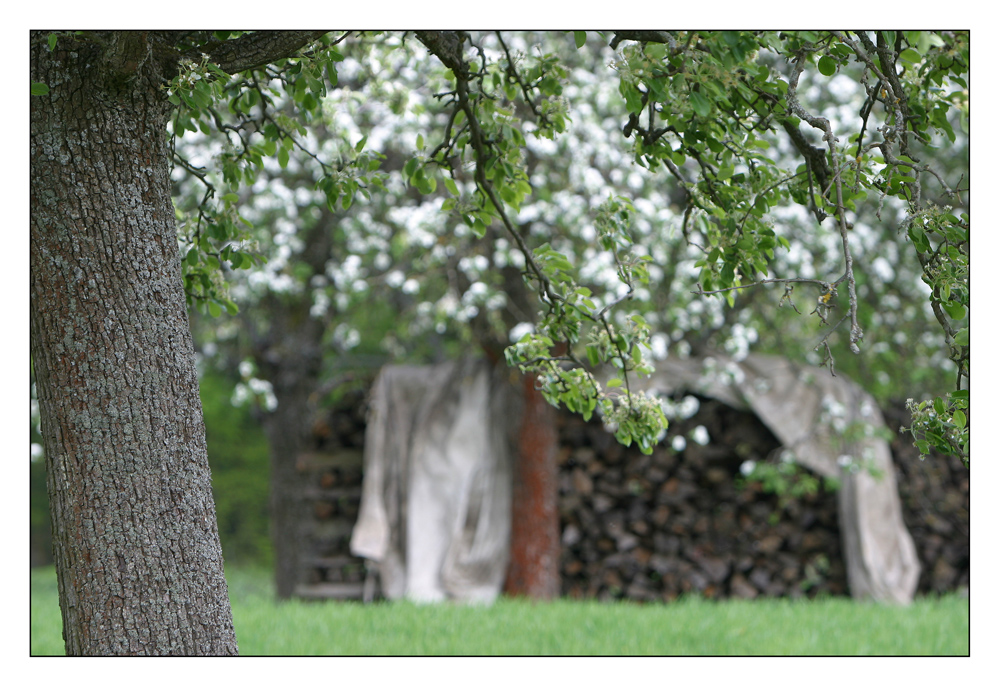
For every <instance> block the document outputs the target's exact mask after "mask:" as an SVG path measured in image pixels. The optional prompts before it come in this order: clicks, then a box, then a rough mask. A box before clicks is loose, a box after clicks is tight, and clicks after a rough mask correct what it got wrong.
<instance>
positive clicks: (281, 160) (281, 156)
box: [278, 146, 288, 169]
mask: <svg viewBox="0 0 1000 687" xmlns="http://www.w3.org/2000/svg"><path fill="white" fill-rule="evenodd" d="M278 164H279V165H281V168H282V169H284V168H285V167H287V166H288V148H285V147H284V146H282V147H281V148H278Z"/></svg>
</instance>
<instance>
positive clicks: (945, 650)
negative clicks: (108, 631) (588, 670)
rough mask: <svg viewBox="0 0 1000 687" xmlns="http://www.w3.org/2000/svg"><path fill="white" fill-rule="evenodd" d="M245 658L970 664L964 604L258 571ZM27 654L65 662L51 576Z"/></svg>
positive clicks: (42, 582)
mask: <svg viewBox="0 0 1000 687" xmlns="http://www.w3.org/2000/svg"><path fill="white" fill-rule="evenodd" d="M228 577H229V584H230V597H231V598H232V604H233V619H234V622H235V624H236V636H237V639H238V641H239V646H240V653H241V654H243V655H272V656H273V655H640V654H653V655H877V656H885V655H891V656H895V655H967V654H968V653H969V600H968V599H963V598H960V597H957V596H948V597H944V598H939V599H938V598H933V599H932V598H928V599H918V600H917V601H916V602H915V603H913V604H912V605H910V606H908V607H905V608H899V607H892V606H880V605H875V604H867V603H856V602H854V601H851V600H850V599H841V598H838V599H822V600H811V601H785V600H756V601H726V602H713V601H705V600H702V599H699V598H690V599H684V600H681V601H678V602H676V603H671V604H663V605H660V604H656V605H652V604H650V605H636V604H630V603H611V604H604V603H598V602H579V601H567V600H559V601H555V602H551V603H532V602H530V601H524V600H511V599H501V600H499V601H498V602H497V603H495V604H494V605H492V606H488V607H476V606H463V605H455V604H436V605H426V606H420V605H416V604H411V603H392V604H390V603H376V604H371V605H367V606H366V605H363V604H359V603H337V602H303V601H291V602H286V603H280V604H279V603H277V602H276V601H275V600H274V595H273V593H272V591H271V588H270V581H269V575H268V573H267V572H266V571H260V570H246V569H234V570H229V571H228ZM31 652H32V654H33V655H52V654H62V652H63V647H62V638H61V620H60V616H59V607H58V596H57V592H56V582H55V573H54V570H53V569H52V568H46V569H42V570H36V571H33V572H32V576H31Z"/></svg>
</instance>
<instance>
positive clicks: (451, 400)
mask: <svg viewBox="0 0 1000 687" xmlns="http://www.w3.org/2000/svg"><path fill="white" fill-rule="evenodd" d="M501 372H502V370H501V371H494V370H493V368H492V366H490V365H489V364H488V363H486V362H484V361H474V360H471V359H466V360H462V361H458V362H447V363H442V364H439V365H434V366H429V367H412V366H387V367H385V368H384V369H383V370H382V372H381V373H380V374H379V376H378V379H377V380H376V382H375V386H374V389H373V392H372V400H371V410H370V416H369V420H368V428H367V433H366V436H365V477H364V485H363V488H362V499H361V509H360V512H359V514H358V522H357V524H356V525H355V528H354V533H353V535H352V538H351V552H352V553H353V554H354V555H356V556H361V557H364V558H367V559H370V560H372V561H375V562H377V564H378V567H379V573H380V577H381V582H382V590H383V593H384V594H385V596H386V597H387V598H390V599H398V598H408V599H413V600H417V601H436V600H442V599H447V598H451V599H458V600H467V601H491V600H493V599H494V598H495V597H496V596H497V595H498V594H499V593H500V589H501V587H502V585H503V582H504V577H505V575H506V573H507V565H508V561H509V558H510V550H509V542H510V499H511V472H510V470H511V468H510V447H509V439H508V433H507V432H508V430H507V427H508V423H509V421H510V418H511V417H512V412H511V410H512V406H511V403H512V402H513V401H512V394H510V393H507V391H506V386H505V384H504V383H503V381H502V380H501V379H499V378H498V375H499V374H500V373H501Z"/></svg>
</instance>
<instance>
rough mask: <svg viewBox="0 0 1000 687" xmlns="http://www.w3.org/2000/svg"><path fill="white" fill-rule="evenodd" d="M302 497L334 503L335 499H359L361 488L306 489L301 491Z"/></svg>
mask: <svg viewBox="0 0 1000 687" xmlns="http://www.w3.org/2000/svg"><path fill="white" fill-rule="evenodd" d="M302 497H303V498H306V499H313V500H320V499H322V500H325V501H336V500H337V499H358V500H360V499H361V486H360V485H358V486H354V487H330V488H329V489H323V488H322V487H306V488H305V489H303V490H302Z"/></svg>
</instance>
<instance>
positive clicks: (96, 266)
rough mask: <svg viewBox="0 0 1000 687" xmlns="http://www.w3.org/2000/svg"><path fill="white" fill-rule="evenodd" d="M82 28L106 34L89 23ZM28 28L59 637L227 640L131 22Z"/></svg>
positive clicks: (42, 387)
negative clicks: (81, 36) (65, 34)
mask: <svg viewBox="0 0 1000 687" xmlns="http://www.w3.org/2000/svg"><path fill="white" fill-rule="evenodd" d="M96 38H102V37H101V36H98V37H96ZM103 39H104V40H96V39H95V40H77V39H71V38H60V42H59V43H58V44H57V46H56V49H55V51H51V52H50V51H49V49H48V45H47V41H46V38H45V35H44V34H43V33H34V34H32V46H31V78H32V81H40V82H43V83H45V84H47V85H48V86H49V88H50V89H51V90H50V92H49V93H48V94H47V95H44V96H33V97H32V98H31V143H30V145H31V278H30V288H31V325H30V326H31V356H32V364H33V365H34V369H35V374H36V379H37V390H38V402H39V407H40V412H41V424H42V434H43V444H44V447H45V456H46V467H47V481H48V492H49V499H50V502H51V508H52V521H53V555H54V559H55V565H56V571H57V574H58V579H59V602H60V607H61V609H62V617H63V634H64V638H65V640H66V653H67V654H70V655H80V654H86V655H112V654H130V655H165V654H174V655H178V654H182V655H218V654H235V653H237V644H236V636H235V632H234V629H233V621H232V613H231V610H230V605H229V598H228V592H227V586H226V580H225V577H224V575H223V562H222V548H221V546H220V543H219V534H218V529H217V525H216V519H215V505H214V501H213V497H212V490H211V477H210V474H209V467H208V457H207V452H206V443H205V427H204V422H203V420H202V410H201V399H200V397H199V393H198V378H197V374H196V369H195V358H194V347H193V343H192V340H191V334H190V327H189V324H188V318H187V309H186V304H185V296H184V293H183V290H182V286H181V284H182V281H181V273H180V262H179V256H178V247H177V234H176V227H175V224H174V209H173V203H172V201H171V196H170V159H171V156H170V150H169V141H168V139H167V128H166V125H167V120H168V117H169V115H170V106H169V104H168V102H167V101H166V97H165V93H164V92H163V90H162V89H161V88H160V84H161V83H162V79H163V75H162V73H161V72H160V71H159V69H160V67H159V66H158V65H157V63H156V61H155V60H153V59H148V57H149V56H150V55H151V51H150V49H149V45H148V44H147V43H146V35H145V33H143V32H126V33H122V34H119V33H110V32H108V33H106V34H104V35H103Z"/></svg>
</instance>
